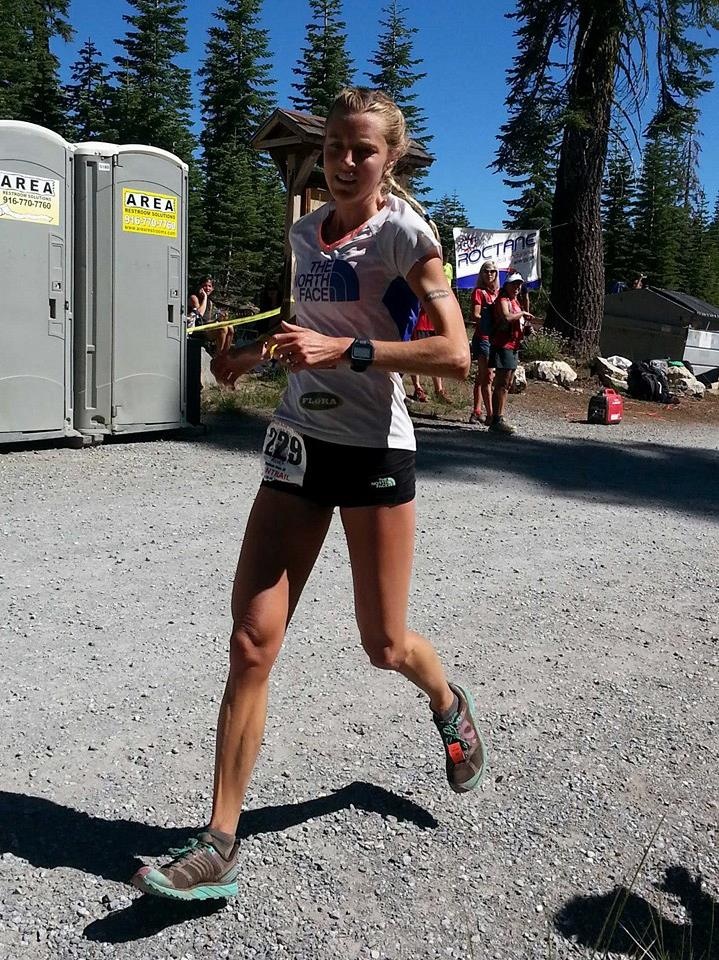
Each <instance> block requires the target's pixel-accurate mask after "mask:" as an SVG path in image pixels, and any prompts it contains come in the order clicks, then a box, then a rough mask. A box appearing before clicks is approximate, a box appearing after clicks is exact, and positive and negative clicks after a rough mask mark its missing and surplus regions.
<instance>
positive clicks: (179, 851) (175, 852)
mask: <svg viewBox="0 0 719 960" xmlns="http://www.w3.org/2000/svg"><path fill="white" fill-rule="evenodd" d="M214 849H215V848H214V847H213V846H212V844H211V843H207V842H206V841H205V840H200V839H198V837H191V838H190V839H189V840H188V841H187V843H186V844H185V846H184V847H170V849H169V850H168V853H169V854H170V856H171V857H172V862H173V863H178V862H179V861H180V860H184V859H186V858H187V857H189V856H191V855H192V854H193V853H196V852H197V851H198V850H214Z"/></svg>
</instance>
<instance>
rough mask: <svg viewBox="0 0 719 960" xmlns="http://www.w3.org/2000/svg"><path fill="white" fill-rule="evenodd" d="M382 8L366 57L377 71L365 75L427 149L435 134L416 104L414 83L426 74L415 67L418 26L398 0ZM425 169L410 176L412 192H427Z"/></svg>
mask: <svg viewBox="0 0 719 960" xmlns="http://www.w3.org/2000/svg"><path fill="white" fill-rule="evenodd" d="M382 12H383V13H384V15H385V17H386V19H384V20H380V23H379V25H380V27H381V28H382V32H381V33H380V35H379V38H378V41H377V50H376V52H375V55H374V57H372V58H371V60H370V61H369V62H370V63H371V64H374V65H375V66H376V67H377V71H376V72H375V73H369V72H368V73H366V74H365V76H366V77H367V78H368V79H369V81H370V83H371V84H372V86H373V87H376V88H377V89H378V90H383V91H384V92H385V93H386V94H387V95H388V96H389V97H391V98H392V100H394V102H395V103H396V104H397V106H398V107H399V108H400V110H401V111H402V113H403V114H404V119H405V122H406V124H407V133H408V134H409V135H410V137H412V139H413V140H416V141H417V142H418V143H420V144H421V145H422V146H423V147H424V148H425V149H427V148H428V147H429V144H430V143H431V142H432V140H433V139H434V138H433V137H432V136H430V135H429V133H428V132H427V117H426V115H425V113H424V111H423V110H422V108H421V107H420V106H419V105H418V104H417V94H416V93H415V92H414V87H415V84H417V83H418V82H419V81H420V80H423V79H424V78H425V77H426V76H427V74H426V73H418V72H416V71H415V69H414V68H415V67H418V66H419V65H420V64H421V63H422V60H421V59H419V58H413V56H412V54H413V47H414V39H413V38H414V36H415V34H416V33H417V28H416V27H410V26H409V25H408V24H407V18H406V14H407V8H406V7H402V6H400V4H399V2H398V0H389V2H388V3H387V5H386V6H385V7H383V9H382ZM427 173H428V170H427V169H425V168H422V169H420V170H418V171H416V172H415V173H414V175H413V176H412V177H411V178H410V182H409V184H408V186H409V189H410V191H411V192H412V193H414V194H417V195H419V196H421V195H423V194H426V193H427V192H428V189H427V187H425V186H424V181H425V178H426V177H427Z"/></svg>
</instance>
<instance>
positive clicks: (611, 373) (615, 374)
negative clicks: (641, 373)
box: [594, 357, 627, 393]
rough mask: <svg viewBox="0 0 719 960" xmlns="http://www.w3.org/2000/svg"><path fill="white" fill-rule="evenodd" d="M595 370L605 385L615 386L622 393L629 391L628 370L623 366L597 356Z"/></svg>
mask: <svg viewBox="0 0 719 960" xmlns="http://www.w3.org/2000/svg"><path fill="white" fill-rule="evenodd" d="M594 372H595V373H596V375H597V376H598V377H599V380H600V382H601V384H602V385H603V386H605V387H613V388H614V389H615V390H618V391H619V392H620V393H626V392H627V371H626V370H624V369H623V368H622V367H618V366H615V365H614V364H613V363H611V362H610V361H609V360H606V359H605V358H604V357H596V358H595V360H594Z"/></svg>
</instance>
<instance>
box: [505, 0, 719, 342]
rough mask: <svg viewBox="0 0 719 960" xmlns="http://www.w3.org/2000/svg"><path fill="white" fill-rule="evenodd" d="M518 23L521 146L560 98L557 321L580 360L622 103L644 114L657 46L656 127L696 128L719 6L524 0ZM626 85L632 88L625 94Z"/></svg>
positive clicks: (599, 266)
mask: <svg viewBox="0 0 719 960" xmlns="http://www.w3.org/2000/svg"><path fill="white" fill-rule="evenodd" d="M510 16H511V17H512V18H513V19H515V20H516V21H517V23H518V27H517V30H516V50H517V55H516V57H515V59H514V64H513V67H512V69H511V70H510V71H509V75H508V76H509V84H508V88H509V89H508V95H507V103H508V105H509V106H511V108H512V116H511V119H510V121H509V122H508V124H507V127H506V130H505V134H506V139H507V141H508V142H509V143H511V142H514V143H515V145H517V146H519V145H520V144H521V141H522V138H523V137H525V136H526V135H527V129H526V126H525V124H524V122H523V116H522V114H523V107H524V105H526V104H527V103H528V102H529V101H531V100H532V99H533V98H534V97H535V96H536V95H537V91H538V90H540V89H541V87H542V85H543V84H546V83H551V84H552V88H553V90H554V92H555V109H556V115H557V117H558V119H559V121H560V124H561V147H560V153H559V164H558V168H557V183H556V188H555V191H554V199H553V205H552V253H553V259H554V269H553V276H552V289H551V299H550V310H549V312H548V317H547V320H548V322H549V324H550V325H551V326H554V327H555V328H557V329H558V330H559V331H560V332H561V333H564V334H565V335H566V336H568V337H569V338H571V340H572V341H573V345H574V348H575V350H576V351H577V353H578V354H579V355H580V356H590V355H592V354H593V353H594V352H595V351H596V349H597V347H598V343H599V333H600V330H601V325H602V318H603V312H604V310H603V308H604V263H603V259H604V258H603V244H602V231H601V205H600V197H601V186H602V178H603V175H604V169H605V165H606V158H607V150H608V142H609V132H610V129H611V127H612V110H613V107H614V104H615V101H616V100H617V99H618V98H619V97H620V96H622V95H623V97H624V103H623V110H624V114H625V115H627V112H628V111H627V107H629V109H630V110H634V109H637V108H638V107H639V106H640V102H641V100H642V93H641V91H642V90H643V88H644V83H643V78H644V75H645V74H644V64H645V62H646V59H647V58H648V56H649V49H648V47H649V43H650V41H651V42H654V43H656V56H655V61H656V64H657V72H658V83H659V89H660V108H659V110H658V111H657V114H656V117H655V121H656V122H657V123H658V124H661V125H662V127H663V128H664V129H666V130H670V129H671V130H672V131H673V132H674V133H677V132H678V131H679V130H681V129H686V128H687V127H691V126H692V125H693V124H694V122H695V120H696V117H695V115H693V114H692V111H691V109H690V108H691V105H692V104H693V103H695V101H696V99H697V97H698V96H699V95H700V94H701V93H702V92H704V91H706V90H708V89H710V87H711V80H710V79H709V76H708V74H709V69H710V64H711V58H712V57H713V56H714V54H715V52H716V51H715V50H714V49H713V48H710V47H707V46H705V45H704V44H703V43H702V42H701V41H700V40H696V41H695V40H692V39H690V33H691V31H693V30H695V29H696V28H704V27H714V28H716V27H717V26H719V4H718V3H717V2H716V0H707V2H702V3H696V2H694V0H658V2H657V3H656V4H653V5H651V6H647V5H645V6H644V7H643V8H642V11H641V13H639V12H638V10H637V8H636V5H635V4H634V3H633V2H630V0H603V2H601V3H598V2H596V0H573V2H572V3H567V2H566V0H517V7H516V12H515V13H513V14H511V15H510ZM555 51H556V53H555ZM561 62H564V63H566V69H565V70H564V72H563V73H562V69H561V67H560V66H559V64H560V63H561ZM618 78H620V79H623V81H624V82H623V83H622V84H620V86H618V85H617V84H618ZM500 149H501V148H500Z"/></svg>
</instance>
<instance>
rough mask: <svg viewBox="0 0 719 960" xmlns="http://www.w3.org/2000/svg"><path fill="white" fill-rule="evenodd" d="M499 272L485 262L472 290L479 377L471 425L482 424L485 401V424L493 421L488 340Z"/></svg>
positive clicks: (474, 353)
mask: <svg viewBox="0 0 719 960" xmlns="http://www.w3.org/2000/svg"><path fill="white" fill-rule="evenodd" d="M498 277H499V273H498V272H497V264H496V263H495V262H494V260H485V262H484V263H483V264H482V266H481V267H480V268H479V273H478V274H477V283H476V284H475V287H474V290H473V291H472V316H473V317H474V335H473V336H472V343H471V351H472V359H473V360H476V361H477V374H476V376H475V378H474V406H473V408H472V413H471V414H470V416H469V422H470V423H481V422H482V400H484V409H485V411H486V417H485V420H484V422H485V424H486V425H487V426H489V425H490V423H491V422H492V378H493V376H494V373H493V371H492V370H491V368H490V366H489V351H490V343H489V338H490V336H491V334H492V305H493V304H494V301H495V300H496V299H497V292H498V290H499V280H498Z"/></svg>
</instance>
